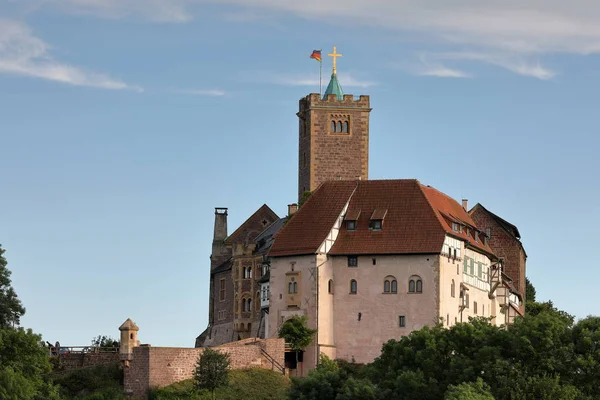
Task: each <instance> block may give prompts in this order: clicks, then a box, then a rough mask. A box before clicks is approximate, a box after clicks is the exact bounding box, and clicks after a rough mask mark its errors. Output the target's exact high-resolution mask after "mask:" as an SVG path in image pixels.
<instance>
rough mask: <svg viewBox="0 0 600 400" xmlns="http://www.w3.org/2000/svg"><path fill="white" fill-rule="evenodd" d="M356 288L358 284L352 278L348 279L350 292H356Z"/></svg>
mask: <svg viewBox="0 0 600 400" xmlns="http://www.w3.org/2000/svg"><path fill="white" fill-rule="evenodd" d="M357 290H358V284H357V283H356V281H355V280H354V279H352V280H351V281H350V294H356V293H357Z"/></svg>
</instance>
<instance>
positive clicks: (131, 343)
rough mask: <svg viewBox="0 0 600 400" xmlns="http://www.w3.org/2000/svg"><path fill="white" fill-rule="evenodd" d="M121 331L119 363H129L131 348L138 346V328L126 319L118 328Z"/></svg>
mask: <svg viewBox="0 0 600 400" xmlns="http://www.w3.org/2000/svg"><path fill="white" fill-rule="evenodd" d="M119 330H120V331H121V347H120V349H119V354H120V356H121V357H120V358H121V361H124V362H126V363H127V362H129V361H131V360H132V359H133V348H134V347H137V346H139V345H140V341H139V340H138V331H139V330H140V328H138V326H137V325H136V324H135V322H133V321H132V320H131V318H127V320H126V321H125V322H123V324H122V325H121V326H120V327H119Z"/></svg>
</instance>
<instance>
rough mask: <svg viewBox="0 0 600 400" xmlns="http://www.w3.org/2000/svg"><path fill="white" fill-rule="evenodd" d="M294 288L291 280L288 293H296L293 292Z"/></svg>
mask: <svg viewBox="0 0 600 400" xmlns="http://www.w3.org/2000/svg"><path fill="white" fill-rule="evenodd" d="M293 290H294V289H293V285H292V282H289V283H288V293H290V294H291V293H294V292H293Z"/></svg>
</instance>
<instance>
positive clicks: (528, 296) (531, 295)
mask: <svg viewBox="0 0 600 400" xmlns="http://www.w3.org/2000/svg"><path fill="white" fill-rule="evenodd" d="M525 300H526V301H535V287H534V286H533V284H532V283H531V281H530V280H529V278H525Z"/></svg>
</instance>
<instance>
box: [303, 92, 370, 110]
mask: <svg viewBox="0 0 600 400" xmlns="http://www.w3.org/2000/svg"><path fill="white" fill-rule="evenodd" d="M315 107H328V108H329V107H335V108H369V107H370V98H369V96H367V95H360V96H359V97H358V98H355V97H354V95H352V94H345V95H344V100H338V99H337V96H336V95H335V94H330V95H328V96H327V98H326V99H322V98H321V96H320V95H319V94H318V93H311V94H309V95H308V96H306V97H304V98H302V99H300V108H299V110H300V112H302V111H304V110H306V109H308V108H315Z"/></svg>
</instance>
